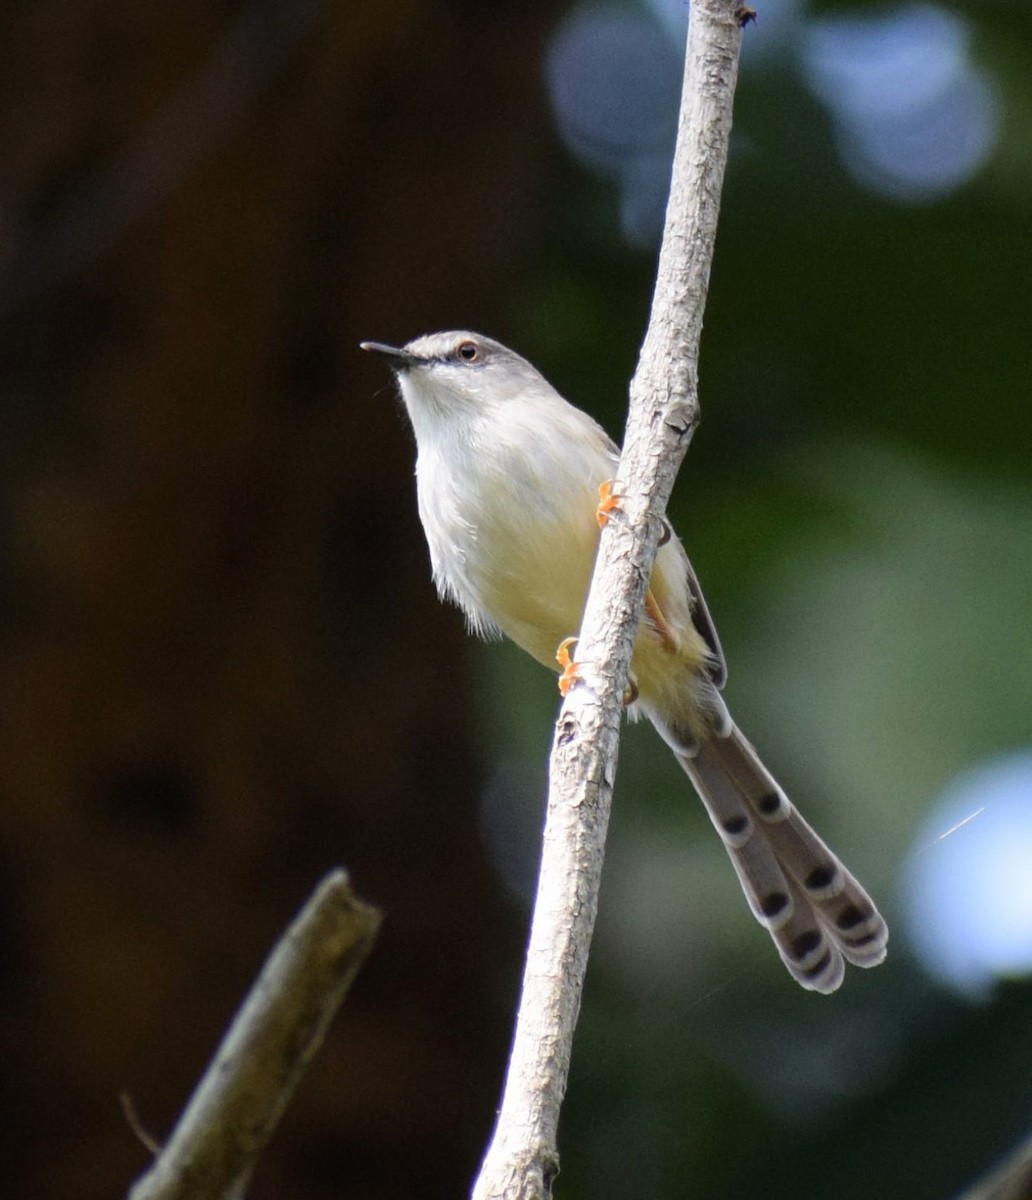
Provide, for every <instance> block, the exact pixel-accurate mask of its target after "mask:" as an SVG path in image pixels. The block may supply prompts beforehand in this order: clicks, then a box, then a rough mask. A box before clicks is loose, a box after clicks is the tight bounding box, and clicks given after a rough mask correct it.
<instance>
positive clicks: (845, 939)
mask: <svg viewBox="0 0 1032 1200" xmlns="http://www.w3.org/2000/svg"><path fill="white" fill-rule="evenodd" d="M677 757H678V761H679V762H680V763H681V765H682V766H683V767H684V769H685V771H686V772H687V773H688V775H689V777H690V778H691V781H692V783H693V784H694V785H695V788H696V790H697V791H698V793H699V796H700V797H701V798H702V802H703V804H704V805H705V806H706V811H707V812H708V813H709V815H710V819H711V820H712V822H713V824H714V826H715V827H716V830H717V832H718V833H719V834H720V837H721V840H722V841H723V843H724V845H725V847H726V848H727V852H728V854H729V856H730V858H731V862H732V864H733V865H734V868H735V871H736V872H737V874H738V878H739V881H740V882H741V884H742V889H743V891H744V892H745V895H746V898H747V899H748V901H749V906H750V908H751V909H752V910H753V913H754V914H755V916H756V919H757V920H758V921H759V922H760V924H761V925H763V926H764V927H765V928H766V929H767V930H768V931H769V933H770V936H771V937H772V938H773V939H774V944H775V945H776V946H777V948H778V953H779V954H780V955H781V958H782V960H783V961H784V964H785V966H786V967H788V969H789V971H790V972H791V973H792V975H793V976H794V977H795V978H796V979H797V980H798V981H799V983H801V984H802V985H803V987H804V988H808V989H809V990H811V991H815V992H833V991H835V989H836V988H837V987H838V986H839V984H840V983H841V982H842V978H843V976H844V974H845V962H851V963H854V964H855V965H856V966H858V967H874V966H877V965H878V963H880V962H881V961H882V960H883V959H884V958H885V947H886V945H887V943H888V940H889V930H888V926H887V925H886V924H885V921H884V920H883V919H882V916H881V914H880V913H879V912H878V910H877V909H876V908H875V906H874V903H873V902H872V900H871V898H870V896H868V894H867V892H865V891H864V889H863V888H862V887H861V886H860V884H859V883H858V882H857V881H856V879H855V878H854V877H853V876H852V875H851V874H850V873H849V871H847V870H846V868H845V867H844V866H843V865H842V863H841V862H839V860H838V858H837V857H836V856H835V855H834V854H833V853H832V852H831V850H829V849H828V847H827V846H826V845H825V844H824V842H823V841H822V840H821V838H820V837H819V836H818V835H817V834H816V833H815V832H814V830H813V828H812V827H811V826H810V825H809V824H808V822H807V821H805V820H804V819H803V817H801V816H800V815H799V813H798V812H797V811H796V810H795V808H793V806H792V804H791V803H790V802H789V800H788V798H787V796H786V795H785V793H784V792H783V791H782V790H781V788H780V787H778V785H777V783H776V782H775V781H774V779H773V777H772V776H771V774H770V772H769V771H768V770H767V768H766V767H765V766H764V765H763V763H762V762H761V761H760V758H759V755H758V754H757V753H756V751H755V750H754V749H753V747H752V746H751V745H750V744H749V742H748V741H747V740H746V738H745V737H744V736H743V735H742V733H741V731H740V730H739V729H738V728H737V726H734V725H732V726H731V728H730V733H729V734H728V735H727V736H726V737H713V738H711V739H708V740H706V741H703V742H701V743H700V744H699V746H698V749H697V750H696V751H695V752H694V753H693V754H691V755H688V754H684V753H678V754H677Z"/></svg>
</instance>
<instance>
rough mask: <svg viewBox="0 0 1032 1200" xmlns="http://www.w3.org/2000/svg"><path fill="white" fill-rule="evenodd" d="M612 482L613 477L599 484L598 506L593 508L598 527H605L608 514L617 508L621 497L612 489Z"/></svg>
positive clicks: (613, 480)
mask: <svg viewBox="0 0 1032 1200" xmlns="http://www.w3.org/2000/svg"><path fill="white" fill-rule="evenodd" d="M614 483H616V480H615V479H607V480H606V481H605V483H601V484H599V488H598V508H596V509H595V520H596V521H598V527H599V529H605V527H606V526H607V525H608V524H609V514H610V513H611V512H616V511H617V509H619V507H620V501H621V500H622V499H623V497H622V496H621V495H620V493H619V492H614V491H613V484H614Z"/></svg>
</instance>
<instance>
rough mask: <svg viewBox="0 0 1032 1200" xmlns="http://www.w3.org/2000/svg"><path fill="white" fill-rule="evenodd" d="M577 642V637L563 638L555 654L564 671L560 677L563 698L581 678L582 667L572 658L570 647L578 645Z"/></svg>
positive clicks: (560, 689)
mask: <svg viewBox="0 0 1032 1200" xmlns="http://www.w3.org/2000/svg"><path fill="white" fill-rule="evenodd" d="M576 642H577V639H576V638H575V637H568V638H563V640H562V641H561V642H560V643H559V649H558V650H557V651H556V652H555V661H556V662H557V663H558V664H559V665H560V666H561V667H562V669H563V673H562V674H561V675H560V676H559V691H560V693H561V694H562V695H563V696H565V695H566V693H567V692H568V691H569V690H570V688H572V687H573V685H574V684H575V683H576V682H577V680H578V679H579V678H580V667H578V666H577V664H576V663H575V662H574V661H573V659H572V658H571V657H570V647H571V646H573V645H576Z"/></svg>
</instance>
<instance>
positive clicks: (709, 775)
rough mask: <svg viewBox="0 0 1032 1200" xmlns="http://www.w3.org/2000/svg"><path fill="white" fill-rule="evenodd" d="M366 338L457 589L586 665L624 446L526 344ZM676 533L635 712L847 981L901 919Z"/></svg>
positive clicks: (813, 978) (549, 649)
mask: <svg viewBox="0 0 1032 1200" xmlns="http://www.w3.org/2000/svg"><path fill="white" fill-rule="evenodd" d="M362 349H363V350H369V351H372V352H373V353H375V354H379V355H382V356H383V357H384V358H385V359H386V360H387V362H388V363H389V365H390V366H391V368H392V370H393V372H394V375H395V377H396V379H397V383H398V387H399V390H400V392H401V397H402V400H403V401H404V404H405V408H406V409H407V411H408V415H409V418H410V420H411V422H412V428H413V430H414V432H415V437H416V447H417V462H416V481H417V495H418V501H419V516H420V520H421V521H422V524H423V530H424V532H425V533H426V540H427V543H428V545H429V547H430V560H431V563H432V566H433V577H434V582H435V583H436V585H437V590H438V592H439V593H440V595H441V597H442V598H443V599H445V600H451V601H453V602H454V603H455V604H457V605H458V606H459V608H461V609H462V610H463V612H465V614H466V618H467V620H468V622H469V625H470V628H471V629H472V630H473V631H474V632H475V633H478V634H480V635H481V636H484V637H492V636H498V635H500V634H504V635H506V636H507V637H509V638H511V639H512V640H513V641H514V642H515V643H516V644H517V645H518V646H521V647H522V648H523V649H524V650H526V651H527V653H528V654H530V655H532V656H533V657H534V658H536V659H537V660H538V662H540V663H543V664H544V665H545V666H547V667H549V668H550V669H552V670H555V668H556V665H557V663H558V665H560V666H564V667H565V668H566V670H565V671H564V672H563V680H565V681H567V682H568V681H569V680H570V678H571V676H572V673H573V672H574V671H575V665H574V664H571V662H570V658H569V650H568V647H569V644H570V642H571V641H572V639H571V638H570V636H569V635H570V634H571V633H573V632H575V631H576V630H577V629H579V627H580V622H581V616H582V614H583V611H584V604H585V600H586V598H587V591H588V585H589V583H590V581H591V573H592V568H593V565H594V561H595V553H596V550H597V547H598V538H599V527H600V525H601V524H604V523H605V521H606V520H607V519H608V517H609V516H610V515H611V513H612V511H613V509H614V508H615V507H617V506H618V503H619V498H618V497H617V496H614V495H613V494H612V478H613V476H614V475H615V473H616V469H617V462H618V457H619V452H618V450H617V447H616V445H615V444H614V443H613V442H612V441H611V439H610V438H609V437H608V435H607V434H606V432H605V430H603V429H602V427H601V426H600V425H598V424H597V423H596V422H595V421H594V420H592V418H591V417H589V416H588V415H587V414H586V413H583V412H581V411H580V409H577V408H574V407H573V405H571V404H569V403H567V401H566V400H564V399H563V397H562V396H560V395H559V393H558V392H557V391H556V390H555V389H554V388H553V387H552V386H551V384H549V383H548V381H547V380H546V379H545V378H544V377H543V376H542V375H541V374H540V372H538V371H537V370H536V369H535V368H534V367H533V366H532V365H531V364H530V363H529V362H528V361H527V360H526V359H525V358H521V357H520V355H518V354H516V353H515V352H514V351H512V350H509V349H507V348H506V347H505V346H503V345H502V344H501V343H500V342H496V341H494V340H493V339H491V338H488V337H483V336H482V335H481V334H478V333H470V332H469V331H467V330H458V331H454V332H449V333H435V334H429V335H427V336H425V337H420V338H416V339H415V340H414V341H411V342H409V343H408V344H407V345H405V346H401V347H396V346H388V345H384V344H382V343H380V342H363V343H362ZM665 533H666V537H665V540H664V541H663V542H662V544H661V545H660V547H659V551H658V553H657V556H656V562H655V566H654V568H653V572H652V579H651V582H650V587H649V589H648V592H647V595H646V600H645V613H644V617H643V620H642V624H641V628H640V630H639V632H638V636H637V640H636V642H635V646H634V654H633V657H632V660H631V692H630V695H629V696H628V697H627V700H628V702H629V712H630V715H631V716H632V717H637V716H646V717H648V719H649V720H650V721H651V722H652V724H653V725H654V726H655V727H656V729H657V730H658V732H659V734H660V736H661V737H662V738H663V740H664V741H665V742H666V743H667V745H668V746H669V747H670V748H671V750H673V752H674V754H675V755H676V756H677V761H678V762H679V763H680V764H681V766H682V767H683V768H684V770H685V772H686V773H687V775H688V777H689V778H690V779H691V781H692V783H693V784H694V785H695V790H696V791H697V792H698V794H699V796H700V798H701V800H702V802H703V804H704V805H705V808H706V811H707V813H708V814H709V816H710V819H711V821H712V822H713V825H714V826H715V828H716V830H717V833H718V834H719V835H720V837H721V840H722V841H723V843H724V847H725V849H726V850H727V853H728V855H729V856H730V858H731V862H732V865H733V866H734V868H735V871H736V873H737V875H738V879H739V881H740V883H741V885H742V890H743V891H744V892H745V896H746V899H747V900H748V902H749V906H750V908H751V909H752V911H753V914H754V915H755V917H756V919H757V920H758V921H759V922H760V924H761V925H763V926H764V928H765V929H767V931H768V932H769V933H770V935H771V937H772V938H773V940H774V944H775V946H776V947H777V949H778V953H779V954H780V955H781V958H782V960H783V961H784V963H785V966H786V967H787V968H788V970H789V971H790V972H791V974H792V975H793V977H794V978H795V979H796V980H798V982H799V983H800V984H802V986H803V987H804V988H807V989H808V990H811V991H816V992H825V993H827V992H833V991H835V990H836V988H838V986H839V985H840V984H841V982H842V979H843V976H844V974H845V962H847V961H848V962H851V963H854V964H855V965H856V966H858V967H873V966H876V965H877V964H878V963H880V962H881V961H882V960H883V959H884V958H885V949H886V945H887V943H888V937H889V932H888V928H887V926H886V924H885V922H884V920H883V919H882V917H881V915H880V914H879V912H878V910H877V909H876V908H875V906H874V904H873V903H872V901H871V898H870V897H869V896H868V894H867V892H866V891H865V890H864V889H863V887H861V885H860V884H859V883H858V882H857V880H856V879H855V878H854V877H853V875H851V874H850V872H849V871H847V870H846V868H845V867H844V866H843V865H842V863H841V862H839V860H838V858H837V857H836V856H835V855H834V854H833V853H832V851H831V850H830V849H829V848H828V846H827V845H826V844H825V843H824V841H823V840H822V839H821V838H820V837H819V836H818V835H817V833H816V832H815V831H814V830H813V828H812V827H811V826H810V825H809V824H808V823H807V821H805V820H804V819H803V817H802V816H800V814H799V813H798V812H797V811H796V809H795V808H794V807H793V805H792V804H791V803H790V802H789V800H788V798H787V797H786V795H785V793H784V792H783V791H782V790H781V788H780V787H779V786H778V784H777V783H776V782H775V781H774V779H773V777H772V776H771V774H770V773H769V772H768V770H767V769H766V767H765V766H764V765H763V763H762V762H761V761H760V758H759V756H758V755H757V753H756V751H755V750H754V749H753V747H752V745H751V744H750V743H749V742H748V741H747V740H746V738H745V737H744V735H743V734H742V732H741V731H740V730H739V729H738V727H737V726H736V725H735V723H734V722H733V721H732V719H731V716H730V713H729V712H728V710H727V706H726V704H725V703H724V699H723V696H722V695H721V690H722V688H723V686H724V682H725V680H726V678H727V668H726V665H725V662H724V654H723V651H722V649H721V646H720V641H719V639H718V637H717V632H716V629H715V627H714V625H713V621H712V619H711V618H710V614H709V610H708V609H707V607H706V601H705V600H704V599H703V595H702V590H701V588H700V587H699V581H698V580H697V579H696V577H695V572H694V571H693V570H692V566H691V564H690V563H689V561H688V556H687V554H686V553H685V551H684V548H683V547H682V545H681V543H680V541H679V540H678V539H677V538H676V537H674V536H673V535H672V534H671V533H670V531H669V530H667V531H665ZM557 651H558V654H557ZM561 686H562V683H561Z"/></svg>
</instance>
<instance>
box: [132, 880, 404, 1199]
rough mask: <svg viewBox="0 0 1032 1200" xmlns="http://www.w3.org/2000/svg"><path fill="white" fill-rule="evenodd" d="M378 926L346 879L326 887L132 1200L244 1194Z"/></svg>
mask: <svg viewBox="0 0 1032 1200" xmlns="http://www.w3.org/2000/svg"><path fill="white" fill-rule="evenodd" d="M379 924H380V915H379V913H378V912H377V910H376V909H374V908H371V907H370V906H369V905H367V904H364V903H363V902H362V901H361V900H359V899H358V898H357V897H356V896H355V895H354V893H353V892H352V891H351V887H350V884H349V883H348V877H347V875H346V874H345V872H344V871H334V872H332V873H331V874H329V875H328V876H327V877H326V878H325V879H324V880H323V881H322V883H321V884H320V885H319V887H318V888H317V890H316V892H315V894H314V895H313V896H312V898H311V899H310V900H309V901H308V903H307V904H306V905H305V907H304V909H303V910H302V911H301V913H300V914H299V915H298V917H297V918H296V919H295V921H294V923H293V924H292V925H291V926H290V928H289V929H288V930H287V932H286V933H285V934H284V935H283V937H282V938H281V939H280V941H279V944H278V945H277V946H276V948H275V950H274V951H273V953H272V955H271V956H270V957H269V959H268V960H267V961H266V964H265V966H264V968H263V969H262V972H261V974H260V975H259V977H258V979H257V980H256V982H255V984H254V986H253V987H252V989H251V992H250V995H249V996H248V997H247V1000H246V1001H245V1002H244V1005H243V1007H242V1008H241V1009H240V1011H239V1013H238V1014H237V1016H236V1018H235V1020H234V1021H233V1024H232V1026H231V1028H230V1030H229V1032H228V1033H227V1034H226V1036H225V1038H224V1040H223V1042H222V1045H221V1046H220V1047H219V1050H218V1053H217V1054H216V1055H215V1058H214V1060H213V1061H212V1063H211V1065H210V1066H209V1068H208V1070H207V1072H206V1073H205V1076H204V1078H203V1079H202V1080H201V1082H200V1084H199V1085H198V1087H197V1090H196V1091H195V1092H194V1094H193V1097H192V1098H191V1100H190V1103H189V1104H188V1105H187V1107H186V1110H185V1111H184V1113H183V1115H182V1116H181V1117H180V1119H179V1124H178V1125H177V1126H176V1128H175V1130H174V1132H173V1133H172V1136H171V1138H170V1139H169V1141H168V1143H167V1144H166V1146H165V1148H164V1149H163V1150H162V1151H161V1153H160V1154H159V1156H158V1158H157V1159H156V1161H155V1163H154V1165H153V1166H152V1167H151V1169H150V1170H149V1171H148V1172H147V1174H146V1175H144V1176H143V1177H142V1178H141V1179H139V1180H138V1181H137V1182H136V1184H135V1185H134V1186H133V1188H132V1190H131V1191H130V1193H129V1200H201V1198H202V1197H203V1198H204V1200H216V1198H225V1197H231V1196H232V1197H236V1196H240V1195H242V1194H243V1187H244V1185H245V1183H246V1180H247V1178H248V1176H249V1175H250V1172H251V1170H252V1168H253V1166H254V1163H255V1161H256V1159H257V1157H258V1155H259V1154H260V1152H261V1151H262V1149H263V1148H264V1146H265V1144H266V1142H267V1141H268V1140H269V1137H270V1136H271V1135H272V1131H273V1129H274V1128H275V1126H276V1122H277V1121H278V1120H279V1117H280V1114H281V1113H282V1112H283V1109H284V1108H285V1107H286V1104H287V1101H288V1100H289V1099H290V1096H291V1094H292V1093H293V1090H294V1087H295V1086H296V1084H297V1082H298V1080H299V1079H300V1077H301V1074H302V1072H303V1071H304V1069H305V1067H306V1066H307V1065H308V1062H309V1060H310V1059H311V1058H312V1055H313V1054H314V1053H315V1051H316V1050H317V1049H318V1047H319V1045H320V1043H321V1042H322V1039H323V1036H324V1034H325V1032H326V1030H327V1028H328V1026H329V1024H330V1021H331V1020H332V1019H333V1016H334V1014H335V1013H336V1011H337V1009H338V1008H339V1007H340V1004H341V1001H342V1000H343V999H344V996H345V994H346V992H347V990H348V988H349V987H350V986H351V982H352V980H353V979H354V978H355V975H356V974H357V973H358V970H359V968H360V967H361V965H362V963H363V961H364V960H365V956H366V954H367V953H368V952H369V948H370V947H371V945H372V943H373V940H374V938H375V937H376V931H377V929H378V927H379Z"/></svg>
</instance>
